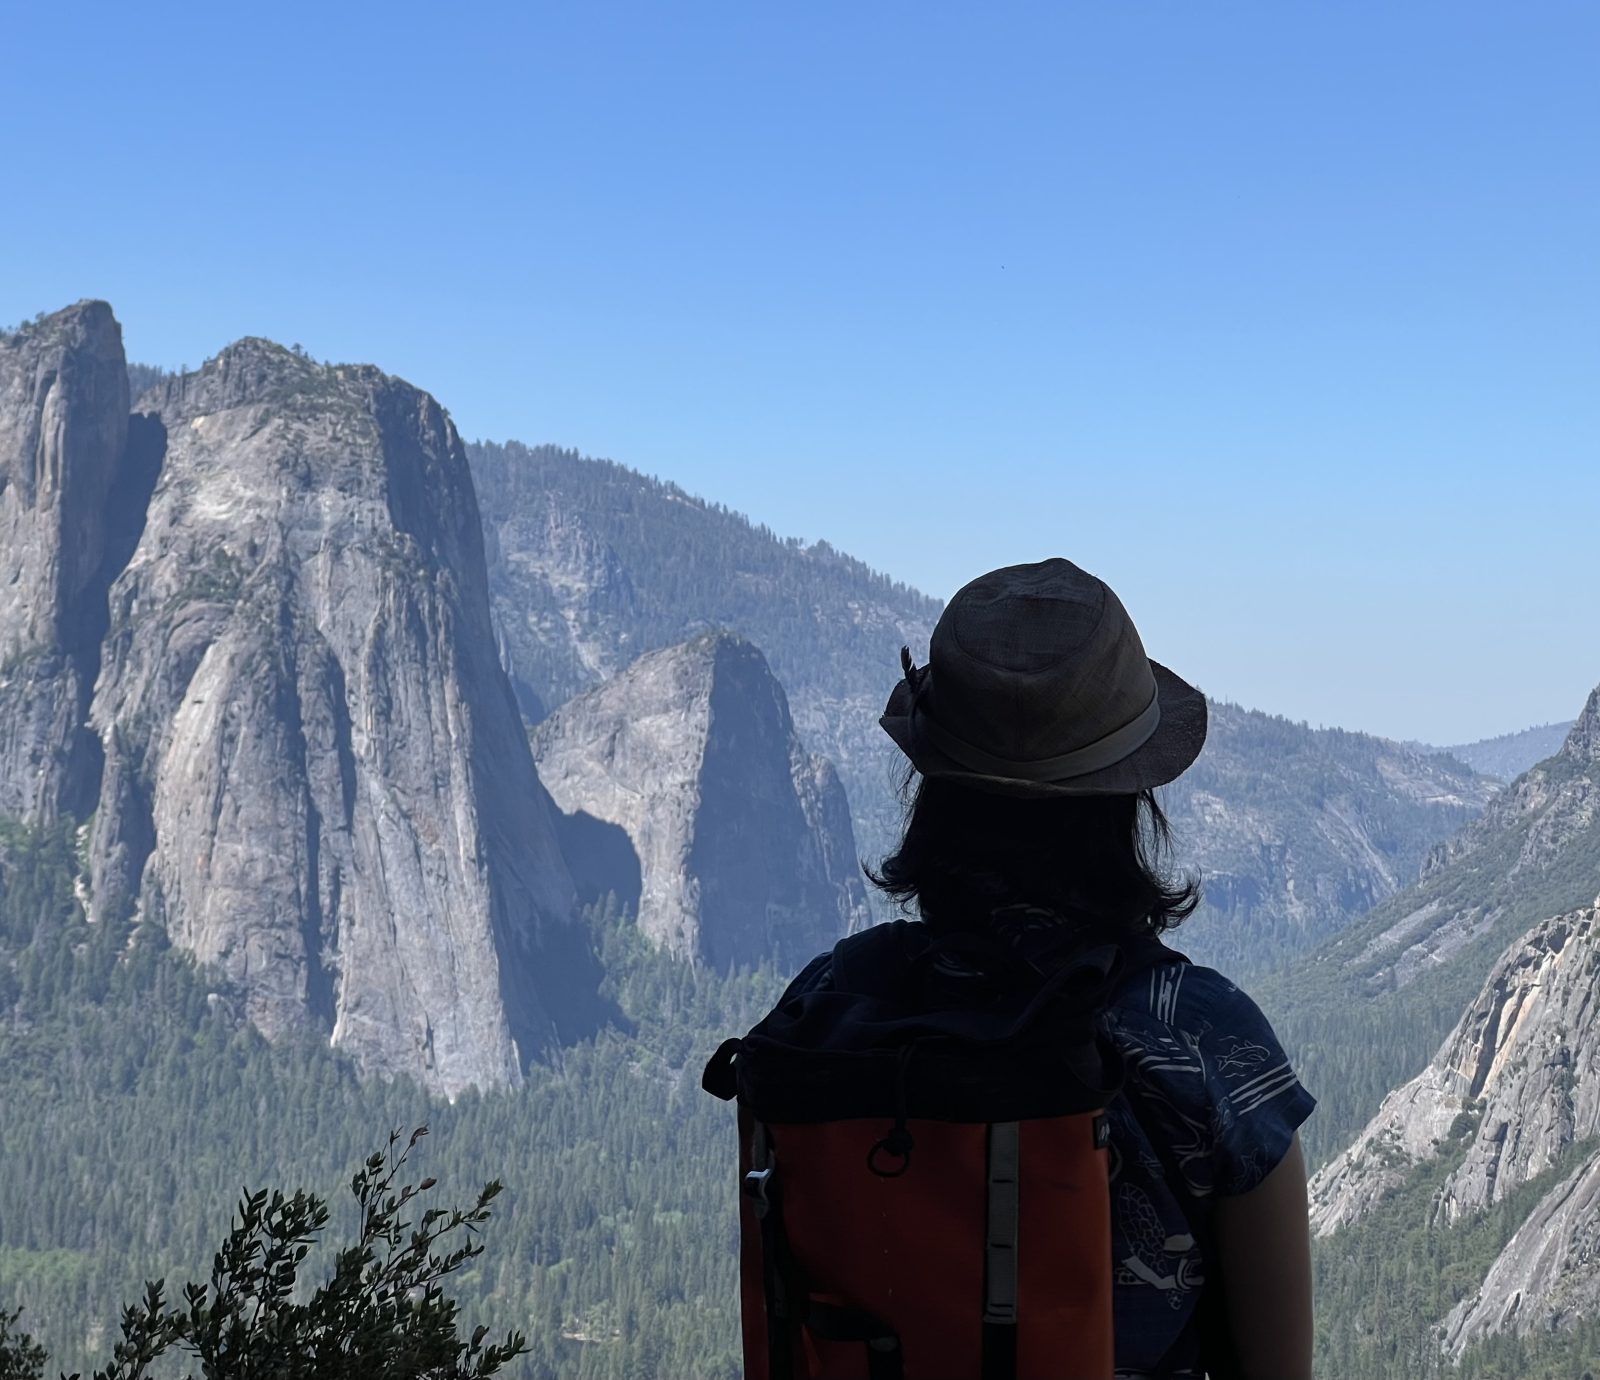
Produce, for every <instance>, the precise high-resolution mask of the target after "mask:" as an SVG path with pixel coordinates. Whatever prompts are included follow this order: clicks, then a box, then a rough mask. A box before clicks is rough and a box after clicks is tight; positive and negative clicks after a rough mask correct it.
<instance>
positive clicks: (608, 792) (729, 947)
mask: <svg viewBox="0 0 1600 1380" xmlns="http://www.w3.org/2000/svg"><path fill="white" fill-rule="evenodd" d="M533 747H534V755H535V758H536V759H537V761H538V765H539V774H540V777H541V778H542V779H543V781H544V783H545V785H546V787H547V788H548V789H549V791H550V793H551V796H552V797H553V799H554V800H555V803H556V805H557V806H558V807H559V810H560V813H559V815H558V829H559V830H560V831H561V834H562V839H563V847H564V850H565V852H566V856H567V858H568V859H569V860H570V861H571V863H572V867H573V871H574V874H575V875H576V876H577V878H578V887H579V891H580V893H583V892H586V891H587V893H588V898H589V899H592V900H597V899H599V897H600V895H601V894H602V893H603V892H606V891H610V892H612V893H614V894H617V895H618V899H619V900H620V901H621V902H622V904H623V906H624V907H625V909H626V910H627V911H628V912H629V913H631V914H633V915H635V916H637V923H638V926H639V928H640V929H641V930H642V931H643V932H644V933H645V935H646V936H647V937H649V938H650V939H651V940H652V941H653V942H654V943H655V944H656V945H657V946H658V947H660V948H664V949H666V950H668V951H669V952H671V953H675V954H677V955H678V956H679V957H683V958H691V959H695V960H697V961H700V962H706V963H709V964H711V965H712V966H713V967H715V968H719V969H723V970H727V969H731V968H733V967H735V966H740V965H742V966H745V967H752V968H753V967H757V966H759V965H760V964H761V963H763V962H765V961H769V960H772V959H776V960H777V961H778V963H779V965H780V966H782V967H790V968H793V967H798V966H799V965H800V964H802V963H804V962H805V961H806V960H807V959H809V958H811V957H812V955H813V954H815V953H817V952H818V951H819V950H821V949H825V948H828V947H830V946H831V945H832V944H833V943H834V941H835V940H837V939H838V938H840V936H842V935H844V934H846V933H847V932H849V931H850V930H852V929H854V928H857V927H859V926H860V925H862V924H864V923H865V922H866V918H867V905H866V894H865V890H864V888H863V885H862V880H861V873H860V869H859V867H858V866H857V864H856V849H855V839H854V837H853V835H852V833H851V828H850V809H849V805H848V804H847V803H846V801H845V795H844V788H843V787H842V786H841V785H840V784H839V779H838V777H837V776H836V775H835V774H834V771H833V767H832V765H831V764H830V763H829V762H828V760H827V758H825V757H815V756H811V755H810V754H808V753H806V752H805V751H804V749H802V748H801V746H800V741H799V739H798V738H797V737H796V735H795V732H794V726H793V724H792V722H791V721H790V717H789V706H788V702H787V700H786V699H785V697H784V693H783V687H782V686H781V685H779V684H778V682H777V680H776V678H774V676H773V675H772V672H771V671H770V670H769V669H768V667H767V663H766V658H764V657H763V656H762V655H761V652H760V651H759V650H758V649H757V648H756V647H755V646H754V645H753V644H751V643H749V642H746V641H745V640H744V639H743V638H740V637H737V636H735V635H734V634H732V633H706V634H703V635H702V636H700V637H698V638H695V639H694V640H693V641H691V642H687V643H683V644H680V645H679V646H676V647H667V648H664V649H663V650H661V651H656V652H649V653H646V654H645V655H644V656H642V657H640V658H639V660H638V661H636V662H634V663H633V665H631V666H629V667H627V668H626V669H625V670H622V671H620V672H618V673H617V674H616V675H614V676H612V677H611V678H610V679H609V680H607V681H605V682H604V683H603V684H601V685H599V686H596V687H595V688H594V689H593V690H587V691H585V692H583V693H582V694H580V695H577V696H575V697H574V698H572V699H570V700H568V701H567V702H566V704H564V705H563V706H562V707H561V708H560V709H558V710H557V711H556V712H555V713H554V714H553V715H551V716H550V717H549V718H547V719H545V720H544V722H542V723H541V724H540V725H539V726H538V727H537V728H536V729H535V730H534V732H533Z"/></svg>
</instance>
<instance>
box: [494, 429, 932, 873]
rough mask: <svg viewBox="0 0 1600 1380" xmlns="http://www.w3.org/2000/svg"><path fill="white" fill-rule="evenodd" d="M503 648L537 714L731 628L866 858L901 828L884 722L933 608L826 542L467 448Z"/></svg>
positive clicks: (585, 474)
mask: <svg viewBox="0 0 1600 1380" xmlns="http://www.w3.org/2000/svg"><path fill="white" fill-rule="evenodd" d="M469 454H470V456H471V459H472V466H473V476H474V479H475V480H476V482H477V486H478V494H479V499H480V502H481V503H482V505H483V521H484V532H485V542H486V547H487V550H488V553H489V578H490V585H491V590H492V592H493V597H494V606H495V615H496V618H497V620H498V622H499V625H500V628H501V631H502V636H503V648H504V652H505V657H506V661H507V665H508V667H509V669H510V672H511V675H512V680H513V683H514V684H515V686H516V688H517V695H518V700H519V702H520V703H521V704H522V706H523V710H524V713H525V715H526V716H527V719H528V722H529V724H530V725H533V724H537V723H538V722H539V720H540V719H542V718H543V717H544V715H545V714H546V713H548V712H550V711H551V710H553V709H555V708H557V707H559V706H560V705H562V704H564V703H565V702H566V701H567V700H568V699H570V698H571V697H572V696H573V695H576V694H578V693H580V692H581V691H583V690H586V689H589V688H590V687H592V686H593V685H595V684H597V683H598V682H600V681H601V680H604V679H605V678H606V677H607V676H609V675H611V674H613V673H614V672H615V671H617V670H619V669H620V668H622V667H624V666H627V665H629V664H630V663H631V662H633V661H634V660H635V659H636V658H638V657H639V656H641V655H642V654H644V653H645V652H649V651H654V650H658V649H661V648H665V647H671V646H676V645H678V644H679V643H682V642H685V641H688V640H689V639H691V638H693V637H697V636H699V635H701V634H702V633H706V632H710V631H713V630H716V629H719V628H728V629H732V630H733V631H735V632H737V633H739V634H740V635H741V636H743V637H746V638H749V639H750V641H752V642H754V643H755V644H756V645H757V646H759V647H760V648H761V649H762V651H763V653H764V654H765V656H766V657H767V658H768V660H769V662H770V664H771V666H772V669H773V672H774V674H776V675H777V677H778V678H779V680H780V681H782V683H783V686H784V689H785V691H786V693H787V695H788V697H789V704H790V708H791V710H792V712H793V716H794V723H795V727H796V729H797V730H798V732H799V734H800V739H801V741H802V742H803V743H804V744H805V745H806V748H807V750H808V751H811V752H817V753H821V754H822V755H823V756H824V757H826V758H827V759H828V760H829V761H831V762H832V763H833V764H834V766H835V768H836V769H837V771H838V773H839V777H840V779H841V780H842V781H843V782H844V785H845V789H846V791H847V792H848V794H849V798H850V814H851V819H852V820H853V822H854V825H855V830H856V837H857V839H858V841H859V843H860V845H861V849H862V852H863V853H864V855H865V856H867V857H869V858H873V859H877V858H881V857H882V856H883V853H884V851H885V850H886V849H888V848H889V847H890V846H891V844H892V843H893V841H894V838H895V837H896V831H897V829H898V826H899V823H900V817H901V812H900V806H899V803H898V801H896V800H895V798H894V793H893V790H892V787H891V785H890V782H891V779H892V775H893V772H894V770H895V767H896V764H897V762H900V761H903V760H904V759H902V758H899V756H898V753H897V752H896V750H895V748H894V745H893V744H892V743H891V742H890V741H889V739H888V738H887V737H886V736H885V735H884V733H883V732H882V730H881V729H879V727H878V715H879V714H881V713H882V712H883V705H884V702H885V701H886V700H887V699H888V697H889V690H890V688H891V686H892V685H893V684H894V682H895V680H896V679H897V678H898V677H899V675H900V669H899V667H900V647H901V645H902V644H906V643H909V644H910V646H911V648H912V650H913V652H915V653H916V655H917V657H918V659H919V660H920V659H922V658H923V657H924V655H925V653H926V651H927V645H928V634H929V633H930V632H931V631H932V628H933V622H934V619H935V618H937V617H938V614H939V607H940V606H939V603H938V601H937V600H934V599H930V598H928V597H927V596H925V595H922V594H919V593H917V592H916V591H915V590H912V589H909V588H907V587H906V586H905V585H903V584H898V583H896V582H895V581H893V580H890V579H888V578H887V577H885V576H883V575H880V574H877V573H876V572H874V571H871V570H869V569H868V568H867V567H866V566H864V565H862V564H861V563H860V562H859V561H854V560H851V559H850V558H849V557H847V556H845V555H843V554H842V553H840V552H837V551H835V550H834V549H833V548H832V547H830V546H829V545H828V544H827V543H826V542H817V543H814V544H809V545H807V544H802V543H800V542H797V541H793V540H787V541H786V540H784V539H783V538H781V537H779V536H777V535H776V534H774V533H773V532H772V531H770V530H769V529H767V528H765V527H757V526H755V525H754V524H752V523H751V522H749V521H748V520H747V519H745V518H743V517H741V516H740V515H739V514H737V513H733V512H730V511H729V510H728V509H726V508H723V507H721V506H720V505H718V504H715V503H709V502H707V501H705V500H704V499H700V498H696V497H694V496H693V495H691V494H688V493H685V492H684V491H683V490H682V489H680V488H678V487H677V486H676V485H674V484H669V483H663V482H661V481H659V480H655V479H651V478H648V477H646V476H645V475H642V474H637V473H635V472H634V471H632V470H629V469H626V468H625V467H623V466H621V465H617V464H613V463H611V462H609V461H605V460H590V459H586V458H584V457H582V456H580V455H579V454H578V453H577V452H576V451H570V450H560V449H557V448H556V447H553V446H535V447H528V446H521V445H517V444H516V443H514V442H513V443H510V444H507V445H504V446H500V445H489V444H478V445H473V446H471V447H469Z"/></svg>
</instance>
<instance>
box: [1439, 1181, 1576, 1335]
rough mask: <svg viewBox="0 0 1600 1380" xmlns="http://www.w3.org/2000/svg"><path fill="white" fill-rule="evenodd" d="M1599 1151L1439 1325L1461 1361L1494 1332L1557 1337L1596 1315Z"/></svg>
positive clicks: (1549, 1198)
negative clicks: (1546, 1334) (1478, 1343)
mask: <svg viewBox="0 0 1600 1380" xmlns="http://www.w3.org/2000/svg"><path fill="white" fill-rule="evenodd" d="M1597 1260H1600V1153H1596V1154H1593V1155H1591V1156H1590V1157H1589V1158H1588V1159H1587V1160H1586V1161H1584V1163H1583V1164H1582V1165H1580V1166H1579V1168H1577V1169H1576V1170H1574V1171H1573V1172H1572V1173H1571V1174H1568V1175H1567V1176H1566V1177H1565V1178H1564V1179H1562V1180H1561V1182H1560V1183H1558V1184H1556V1186H1555V1187H1554V1188H1552V1189H1551V1190H1550V1191H1549V1192H1548V1193H1546V1194H1545V1195H1544V1197H1543V1198H1541V1199H1540V1200H1539V1203H1538V1205H1537V1206H1536V1207H1535V1208H1534V1209H1533V1211H1532V1212H1530V1213H1529V1214H1528V1216H1527V1217H1526V1218H1525V1219H1524V1220H1523V1222H1522V1225H1521V1226H1519V1227H1518V1228H1517V1230H1516V1233H1515V1234H1514V1235H1513V1236H1512V1238H1511V1240H1510V1241H1508V1242H1507V1243H1506V1245H1505V1247H1504V1249H1503V1250H1501V1252H1500V1254H1499V1255H1498V1256H1496V1257H1495V1261H1494V1264H1493V1265H1491V1266H1490V1267H1489V1271H1488V1273H1487V1274H1486V1275H1485V1276H1484V1279H1483V1283H1482V1284H1481V1285H1479V1287H1478V1288H1477V1289H1476V1290H1474V1291H1473V1292H1472V1293H1471V1294H1470V1295H1468V1296H1467V1297H1466V1298H1464V1299H1462V1300H1461V1302H1460V1303H1458V1304H1457V1305H1456V1306H1455V1307H1454V1308H1453V1309H1451V1311H1450V1314H1449V1316H1448V1317H1447V1318H1445V1320H1444V1323H1443V1325H1442V1327H1441V1328H1440V1334H1441V1340H1442V1342H1443V1346H1444V1350H1445V1352H1446V1354H1448V1355H1449V1356H1451V1357H1452V1358H1456V1359H1459V1358H1460V1356H1461V1354H1462V1353H1463V1352H1464V1351H1466V1349H1467V1348H1468V1347H1470V1346H1471V1345H1472V1344H1473V1343H1474V1342H1479V1341H1482V1340H1483V1339H1484V1338H1485V1337H1488V1336H1490V1335H1491V1334H1493V1333H1496V1332H1505V1331H1512V1332H1516V1333H1519V1334H1521V1335H1522V1336H1527V1335H1529V1334H1531V1333H1536V1332H1556V1331H1560V1330H1561V1329H1562V1328H1563V1327H1567V1326H1570V1325H1571V1324H1572V1323H1573V1322H1575V1321H1576V1320H1578V1319H1580V1318H1593V1317H1595V1316H1596V1315H1597V1314H1600V1269H1596V1268H1595V1263H1596V1261H1597Z"/></svg>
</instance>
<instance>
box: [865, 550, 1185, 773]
mask: <svg viewBox="0 0 1600 1380" xmlns="http://www.w3.org/2000/svg"><path fill="white" fill-rule="evenodd" d="M901 664H902V667H903V669H904V671H905V676H904V678H903V679H902V680H901V681H900V683H899V684H898V685H896V686H895V687H894V691H893V693H892V694H891V695H890V696H889V703H888V706H887V707H886V708H885V710H884V713H883V717H882V718H881V719H880V720H879V722H880V723H881V724H882V725H883V728H884V731H885V732H886V733H888V735H889V736H890V737H891V738H893V739H894V741H895V742H896V743H897V744H898V745H899V747H900V750H901V751H902V752H904V753H905V755H906V756H907V757H909V758H910V759H911V764H912V765H913V766H914V767H915V768H916V769H917V770H918V771H919V772H921V773H922V774H923V775H924V776H934V777H944V778H949V779H951V780H956V781H960V782H962V783H963V784H965V785H968V786H971V787H973V788H975V789H978V790H983V791H990V792H993V793H995V794H999V795H1021V796H1050V795H1124V794H1132V793H1133V792H1135V791H1141V790H1145V789H1147V788H1149V787H1153V786H1162V785H1165V784H1166V783H1167V782H1169V781H1171V780H1173V779H1174V778H1175V777H1177V776H1179V775H1181V774H1182V773H1183V772H1184V771H1185V770H1187V768H1188V767H1189V766H1190V765H1191V764H1192V763H1193V762H1194V760H1195V758H1196V757H1198V756H1199V755H1200V749H1201V747H1202V746H1204V744H1205V740H1206V699H1205V696H1204V695H1202V694H1201V693H1200V691H1198V690H1196V689H1195V688H1194V686H1192V685H1190V684H1189V683H1188V682H1187V681H1185V680H1183V679H1182V678H1181V677H1179V676H1177V675H1175V674H1174V673H1173V672H1171V671H1169V670H1168V669H1167V668H1166V667H1165V666H1163V665H1161V664H1160V663H1159V662H1155V661H1152V660H1150V658H1149V657H1148V656H1146V655H1145V650H1144V644H1143V643H1142V642H1141V641H1140V639H1139V633H1138V630H1137V629H1136V628H1135V627H1134V626H1133V620H1132V619H1131V618H1129V617H1128V612H1127V610H1126V609H1124V608H1123V606H1122V601H1121V600H1120V599H1118V598H1117V596H1116V594H1115V593H1113V592H1112V590H1111V588H1110V586H1109V585H1107V584H1106V583H1105V582H1104V581H1103V580H1099V579H1096V578H1095V577H1094V576H1093V575H1090V574H1089V573H1088V572H1087V571H1085V570H1080V569H1079V568H1078V567H1077V566H1075V565H1074V564H1073V563H1072V562H1071V561H1068V560H1062V559H1061V558H1059V557H1057V558H1054V559H1052V560H1048V561H1040V562H1038V563H1036V564H1033V565H1013V566H1007V567H1005V568H1004V569H1002V570H994V571H990V572H989V574H987V575H981V576H979V577H978V578H977V579H976V580H973V581H972V582H971V583H970V584H968V585H964V586H963V587H962V588H961V589H960V590H958V591H957V592H956V594H955V596H954V597H953V598H952V599H951V600H950V602H949V603H948V604H947V605H946V606H945V610H944V612H943V613H942V614H941V615H940V617H939V621H938V623H937V624H935V625H934V629H933V637H932V639H931V640H930V642H929V647H928V664H927V665H926V666H921V667H919V666H916V665H914V664H913V662H912V659H911V653H910V651H909V650H908V649H904V648H903V649H902V650H901Z"/></svg>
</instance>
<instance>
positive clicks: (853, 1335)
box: [806, 1300, 905, 1380]
mask: <svg viewBox="0 0 1600 1380" xmlns="http://www.w3.org/2000/svg"><path fill="white" fill-rule="evenodd" d="M806 1331H808V1332H810V1333H811V1334H812V1335H813V1336H816V1337H820V1338H821V1339H822V1340H823V1341H825V1342H864V1343H865V1344H866V1348H867V1380H902V1377H903V1376H904V1375H905V1354H904V1353H903V1352H902V1351H901V1350H900V1337H899V1334H898V1333H896V1332H895V1330H894V1329H893V1328H892V1327H890V1326H889V1324H888V1323H886V1322H884V1321H883V1320H882V1319H881V1318H876V1317H874V1316H873V1315H872V1314H871V1313H868V1312H867V1311H866V1310H865V1309H861V1308H841V1307H840V1306H839V1305H838V1304H833V1303H819V1302H817V1301H816V1300H812V1301H811V1303H810V1304H808V1305H807V1307H806Z"/></svg>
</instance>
